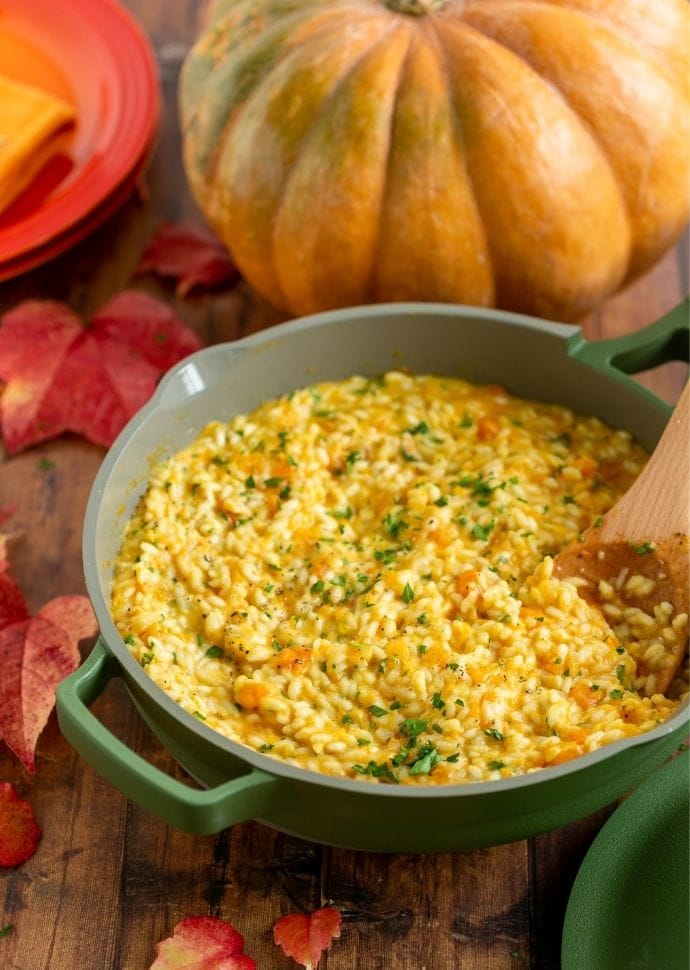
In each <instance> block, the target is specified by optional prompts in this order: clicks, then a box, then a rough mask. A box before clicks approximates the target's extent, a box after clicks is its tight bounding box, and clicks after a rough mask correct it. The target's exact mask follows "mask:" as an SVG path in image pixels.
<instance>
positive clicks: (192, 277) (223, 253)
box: [135, 222, 239, 296]
mask: <svg viewBox="0 0 690 970" xmlns="http://www.w3.org/2000/svg"><path fill="white" fill-rule="evenodd" d="M147 272H153V273H157V274H158V275H159V276H172V277H173V278H174V279H175V280H177V288H176V293H177V295H178V296H185V295H186V294H187V293H189V291H190V290H191V289H193V288H194V287H195V286H203V287H205V288H210V287H213V286H218V285H219V284H220V283H231V282H234V280H236V279H237V278H238V276H239V273H238V270H237V268H236V266H235V265H234V263H233V262H232V260H231V259H230V257H229V255H228V251H227V250H226V248H225V246H223V244H222V243H221V242H220V240H219V239H217V238H216V236H214V235H213V233H212V232H210V231H209V230H208V229H205V228H203V227H202V226H197V225H194V224H193V223H188V222H185V223H180V224H175V223H172V222H164V223H162V224H161V225H160V226H159V227H158V229H157V230H156V232H155V233H154V235H153V236H152V238H151V239H150V241H149V243H148V245H147V246H146V248H145V249H144V252H143V253H142V256H141V260H140V261H139V265H138V266H137V268H136V270H135V273H136V274H140V273H147Z"/></svg>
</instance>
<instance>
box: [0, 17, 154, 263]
mask: <svg viewBox="0 0 690 970" xmlns="http://www.w3.org/2000/svg"><path fill="white" fill-rule="evenodd" d="M0 72H2V73H3V74H4V75H6V76H7V77H11V78H15V79H16V80H18V81H24V82H26V83H28V84H34V85H36V86H38V87H42V88H44V89H45V90H46V91H49V92H51V93H52V94H56V95H58V96H59V97H61V98H64V99H65V100H66V101H70V102H71V103H72V104H73V105H74V106H75V108H76V111H77V124H76V127H75V129H74V131H73V133H72V134H71V135H70V137H69V140H68V141H67V143H66V145H65V150H64V154H61V155H58V156H56V157H55V158H54V159H53V160H52V161H51V162H50V163H49V164H48V165H47V166H46V167H45V168H44V169H43V171H42V172H41V173H40V175H39V176H38V178H37V179H35V180H34V182H33V183H32V184H31V186H29V188H28V189H27V190H26V191H25V192H24V193H23V194H22V195H21V196H20V197H19V198H18V199H17V200H16V201H15V202H14V203H13V204H12V205H11V206H10V207H9V208H8V209H6V210H5V212H3V213H2V215H1V216H0V279H6V278H7V277H8V276H14V275H16V274H17V273H19V272H23V271H24V270H25V269H28V268H29V267H30V266H35V265H37V263H38V262H43V261H45V259H50V258H52V257H53V256H56V255H57V254H58V253H59V252H62V251H64V250H65V249H67V248H68V247H69V246H70V245H72V244H73V243H74V242H75V241H76V239H77V238H81V237H82V236H83V235H85V232H86V231H91V230H92V229H94V228H95V226H96V225H98V224H99V223H100V222H102V221H103V219H105V218H107V216H108V215H110V214H111V213H112V211H113V204H112V202H113V199H115V198H118V199H120V200H121V202H124V200H125V198H126V194H125V191H123V190H124V189H125V187H128V189H129V190H130V191H131V188H132V187H133V185H134V181H135V180H134V179H133V178H132V176H133V174H134V173H135V172H137V173H138V172H139V171H140V170H141V168H142V166H143V162H144V160H145V159H146V157H147V156H148V154H149V153H150V151H151V148H152V145H153V142H154V140H155V134H156V131H157V128H158V121H159V117H160V95H159V85H158V73H157V69H156V61H155V57H154V54H153V51H152V50H151V46H150V44H149V42H148V40H147V38H146V37H145V35H144V34H143V32H142V30H141V28H140V27H139V25H138V24H137V23H136V21H135V20H133V18H132V17H131V15H130V14H128V13H127V12H126V11H125V10H124V9H123V8H122V7H120V6H119V4H117V3H116V2H115V0H0ZM127 194H128V193H127Z"/></svg>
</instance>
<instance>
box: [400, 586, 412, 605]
mask: <svg viewBox="0 0 690 970" xmlns="http://www.w3.org/2000/svg"><path fill="white" fill-rule="evenodd" d="M401 599H402V601H403V603H411V602H412V601H413V599H414V590H413V589H412V587H411V586H410V584H409V583H405V585H404V587H403V591H402V596H401Z"/></svg>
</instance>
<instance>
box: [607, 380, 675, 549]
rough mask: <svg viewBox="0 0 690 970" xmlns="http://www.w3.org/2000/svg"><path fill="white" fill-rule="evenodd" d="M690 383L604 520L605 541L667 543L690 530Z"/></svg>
mask: <svg viewBox="0 0 690 970" xmlns="http://www.w3.org/2000/svg"><path fill="white" fill-rule="evenodd" d="M689 402H690V384H686V385H685V388H684V389H683V392H682V394H681V395H680V398H679V399H678V404H677V405H676V408H675V410H674V412H673V414H672V415H671V417H670V418H669V421H668V424H667V425H666V427H665V428H664V432H663V434H662V436H661V438H660V439H659V442H658V444H657V446H656V448H655V449H654V452H653V454H652V456H651V458H650V459H649V461H648V462H647V464H646V465H645V467H644V469H643V471H642V473H641V474H640V475H639V476H638V478H637V479H636V480H635V482H633V484H632V485H631V487H630V488H629V489H628V491H627V492H626V493H625V495H624V496H623V497H622V498H621V499H620V500H619V501H618V502H617V503H616V505H614V507H613V508H612V509H611V510H610V511H609V512H608V513H607V514H606V516H605V517H604V522H603V524H602V526H601V528H600V530H599V535H598V540H599V542H613V541H615V540H616V539H625V540H629V541H635V540H641V541H647V540H650V541H653V542H662V541H664V540H665V539H669V538H670V537H671V536H674V535H678V534H681V535H685V536H687V535H688V533H689V532H690V403H689Z"/></svg>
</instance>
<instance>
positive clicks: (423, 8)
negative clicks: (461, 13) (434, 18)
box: [384, 0, 448, 17]
mask: <svg viewBox="0 0 690 970" xmlns="http://www.w3.org/2000/svg"><path fill="white" fill-rule="evenodd" d="M384 3H385V4H386V6H387V7H390V8H391V10H395V12H396V13H407V14H411V16H413V17H423V16H425V14H430V13H436V12H437V11H438V10H442V9H443V8H444V7H445V6H446V4H447V3H448V0H384Z"/></svg>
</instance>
